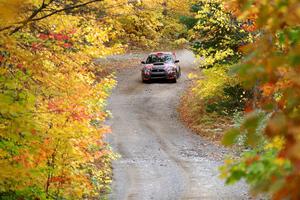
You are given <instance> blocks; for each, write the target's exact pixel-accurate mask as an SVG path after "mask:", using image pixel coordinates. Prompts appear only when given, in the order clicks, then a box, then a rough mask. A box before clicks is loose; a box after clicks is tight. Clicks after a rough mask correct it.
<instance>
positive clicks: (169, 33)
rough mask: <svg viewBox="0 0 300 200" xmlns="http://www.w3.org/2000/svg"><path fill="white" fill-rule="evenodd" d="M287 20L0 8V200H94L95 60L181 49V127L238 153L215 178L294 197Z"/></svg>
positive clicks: (230, 10) (274, 2) (299, 147)
mask: <svg viewBox="0 0 300 200" xmlns="http://www.w3.org/2000/svg"><path fill="white" fill-rule="evenodd" d="M299 22H300V3H299V1H297V0H271V1H265V0H260V1H259V0H228V1H224V0H151V1H150V0H114V1H112V0H0V199H5V200H10V199H20V200H21V199H22V200H23V199H24V200H27V199H28V200H30V199H40V200H43V199H57V200H58V199H106V194H107V193H109V191H110V187H111V182H112V166H111V162H112V161H113V160H116V159H118V158H119V155H118V154H117V153H116V152H114V151H113V150H112V149H111V147H110V145H109V144H108V143H107V142H106V141H105V139H104V138H105V136H106V135H107V134H111V132H112V130H111V128H110V127H109V126H108V125H107V124H106V123H105V121H106V120H107V119H108V118H110V117H112V115H113V113H111V112H110V111H109V110H107V108H106V106H107V99H108V98H109V97H110V95H111V92H112V89H113V88H114V87H115V86H116V85H117V84H118V82H117V73H115V72H114V70H111V69H110V68H109V69H108V67H107V66H105V65H104V64H101V63H100V64H99V63H96V62H95V59H97V58H105V57H107V56H111V55H120V54H125V53H128V52H145V51H154V50H160V49H169V50H174V49H183V48H185V49H190V50H191V51H193V53H194V54H195V55H196V57H197V59H200V60H201V62H200V64H199V65H198V66H197V67H196V69H195V70H194V71H193V72H192V73H190V74H189V75H188V76H189V78H190V79H191V84H190V85H189V87H187V88H186V89H185V94H183V96H182V98H181V102H180V104H181V106H182V107H181V108H180V109H179V113H180V117H181V119H182V121H184V123H185V124H187V126H189V127H190V128H191V129H192V130H194V131H195V132H201V133H202V134H203V133H204V128H206V130H207V129H210V128H209V127H210V125H209V123H206V122H205V120H206V121H216V122H219V123H223V122H226V123H225V124H226V126H225V127H222V131H221V132H222V133H220V135H217V136H214V135H213V134H215V133H214V132H213V131H207V132H206V133H205V134H204V135H205V137H207V138H216V137H217V138H218V139H217V140H218V141H219V142H220V143H222V145H224V146H226V147H229V146H232V148H234V149H238V152H239V156H235V157H228V158H226V159H225V160H224V164H223V165H222V166H221V167H220V169H219V172H220V178H221V179H223V180H225V182H226V184H228V185H231V184H234V183H237V182H238V181H240V180H245V181H246V183H247V184H248V185H249V187H250V189H251V194H253V195H258V194H264V195H267V196H268V197H270V198H271V199H293V200H298V199H300V190H299V186H300V79H299V74H300V45H299V44H300V42H299V40H300V23H299ZM204 116H205V117H204ZM197 127H198V128H197ZM199 127H200V128H199ZM207 127H208V128H207ZM200 135H201V134H200Z"/></svg>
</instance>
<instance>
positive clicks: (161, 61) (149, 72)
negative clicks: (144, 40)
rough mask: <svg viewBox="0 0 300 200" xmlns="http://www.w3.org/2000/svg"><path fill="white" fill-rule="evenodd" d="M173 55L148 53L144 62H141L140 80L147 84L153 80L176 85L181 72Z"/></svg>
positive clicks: (170, 53) (169, 53)
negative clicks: (165, 81)
mask: <svg viewBox="0 0 300 200" xmlns="http://www.w3.org/2000/svg"><path fill="white" fill-rule="evenodd" d="M178 63H179V60H177V59H176V55H175V53H172V52H154V53H150V54H149V55H148V57H147V59H146V61H142V64H143V68H142V80H143V82H149V81H151V80H154V79H167V80H170V81H172V82H174V83H176V81H177V79H178V78H179V77H180V74H181V70H180V66H179V65H178Z"/></svg>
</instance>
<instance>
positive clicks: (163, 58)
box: [146, 54, 173, 64]
mask: <svg viewBox="0 0 300 200" xmlns="http://www.w3.org/2000/svg"><path fill="white" fill-rule="evenodd" d="M157 62H164V63H168V62H173V58H172V56H171V55H170V54H151V55H149V56H148V58H147V61H146V63H147V64H152V63H157Z"/></svg>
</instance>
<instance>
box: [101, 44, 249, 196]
mask: <svg viewBox="0 0 300 200" xmlns="http://www.w3.org/2000/svg"><path fill="white" fill-rule="evenodd" d="M177 56H178V57H179V60H180V63H181V67H182V77H181V78H180V79H179V81H178V83H176V84H172V83H163V82H160V83H152V84H143V83H142V82H141V79H140V69H138V68H134V69H130V70H125V71H122V72H120V73H119V74H118V82H119V83H118V86H117V88H116V89H115V90H114V92H113V95H112V97H111V99H110V100H109V106H108V109H109V110H110V111H111V112H112V113H113V118H112V119H110V120H109V121H108V123H109V124H110V125H111V126H112V130H113V133H112V134H111V135H110V136H109V137H108V138H107V140H108V142H109V143H110V144H111V145H112V147H113V149H114V150H115V151H117V152H118V153H119V154H121V156H122V157H121V158H120V159H119V160H117V161H115V162H114V163H113V174H114V175H113V184H112V193H111V195H110V199H116V200H123V199H134V200H144V199H145V200H148V199H155V200H175V199H230V200H232V199H247V189H246V187H245V186H244V185H243V184H240V185H235V186H233V187H228V186H226V187H225V186H224V183H223V181H221V180H220V179H219V178H218V175H219V173H218V166H219V165H221V164H222V161H221V159H220V158H219V156H216V155H224V154H226V153H227V151H226V150H225V149H223V148H220V147H217V146H215V145H214V144H212V143H210V142H208V141H207V140H205V139H203V138H201V137H199V136H197V135H195V134H193V133H191V132H190V131H189V130H187V129H186V128H185V127H184V126H183V125H182V124H181V123H180V121H179V120H178V116H177V112H176V107H177V106H178V101H179V97H180V95H181V93H182V92H183V90H184V88H185V87H186V85H187V82H188V79H187V74H188V72H190V71H192V65H193V64H192V63H193V54H192V53H191V52H189V51H186V50H183V51H179V52H177Z"/></svg>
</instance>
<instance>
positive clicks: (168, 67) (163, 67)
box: [144, 63, 176, 70]
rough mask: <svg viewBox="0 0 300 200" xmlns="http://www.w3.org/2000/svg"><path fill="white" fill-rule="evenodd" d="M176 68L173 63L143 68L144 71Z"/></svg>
mask: <svg viewBox="0 0 300 200" xmlns="http://www.w3.org/2000/svg"><path fill="white" fill-rule="evenodd" d="M174 67H176V66H175V64H173V63H153V64H146V65H145V66H144V68H145V69H150V70H152V69H165V70H167V69H170V68H174Z"/></svg>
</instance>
